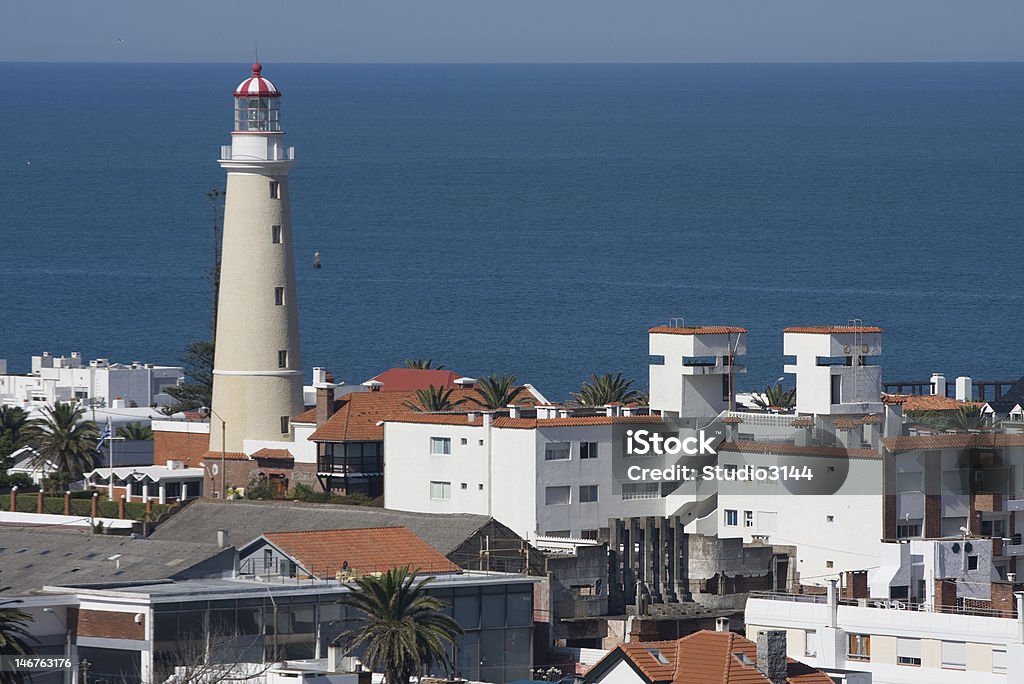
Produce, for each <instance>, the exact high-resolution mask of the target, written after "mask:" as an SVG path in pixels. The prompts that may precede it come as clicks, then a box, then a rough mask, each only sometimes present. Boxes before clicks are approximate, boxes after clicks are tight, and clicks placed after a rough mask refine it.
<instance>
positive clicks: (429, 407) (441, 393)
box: [405, 385, 466, 413]
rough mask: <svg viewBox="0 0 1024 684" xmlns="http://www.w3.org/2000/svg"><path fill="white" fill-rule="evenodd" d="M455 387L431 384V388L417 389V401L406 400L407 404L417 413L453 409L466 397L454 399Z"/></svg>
mask: <svg viewBox="0 0 1024 684" xmlns="http://www.w3.org/2000/svg"><path fill="white" fill-rule="evenodd" d="M454 392H455V390H454V389H451V388H445V387H434V386H433V385H431V386H430V389H418V390H416V401H406V402H405V405H406V406H407V407H408V408H409V410H410V411H415V412H416V413H436V412H438V411H451V410H452V409H454V408H455V407H456V406H458V405H459V404H462V403H464V402H465V401H466V400H465V399H458V400H456V401H452V394H453V393H454Z"/></svg>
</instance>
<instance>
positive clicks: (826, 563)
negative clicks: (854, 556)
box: [825, 560, 836, 569]
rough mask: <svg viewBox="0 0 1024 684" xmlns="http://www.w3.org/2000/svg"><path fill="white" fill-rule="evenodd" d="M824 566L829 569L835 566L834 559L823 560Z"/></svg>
mask: <svg viewBox="0 0 1024 684" xmlns="http://www.w3.org/2000/svg"><path fill="white" fill-rule="evenodd" d="M825 567H826V568H829V569H831V568H834V567H836V564H835V561H829V560H827V561H825Z"/></svg>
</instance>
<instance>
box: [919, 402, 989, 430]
mask: <svg viewBox="0 0 1024 684" xmlns="http://www.w3.org/2000/svg"><path fill="white" fill-rule="evenodd" d="M906 417H907V418H908V419H909V420H911V421H912V422H914V423H920V424H921V425H926V426H927V427H930V428H932V429H933V430H940V431H941V430H978V429H980V428H984V427H988V426H989V420H988V416H986V415H985V414H984V413H982V411H981V406H980V405H979V404H964V405H963V406H960V407H959V408H958V409H957V410H955V411H907V413H906Z"/></svg>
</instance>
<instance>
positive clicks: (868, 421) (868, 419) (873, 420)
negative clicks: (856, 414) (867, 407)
mask: <svg viewBox="0 0 1024 684" xmlns="http://www.w3.org/2000/svg"><path fill="white" fill-rule="evenodd" d="M860 422H861V424H862V425H878V424H880V423H881V422H882V416H880V415H878V414H877V413H873V414H871V415H870V416H864V417H863V418H861V419H860Z"/></svg>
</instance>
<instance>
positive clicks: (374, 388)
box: [363, 380, 384, 392]
mask: <svg viewBox="0 0 1024 684" xmlns="http://www.w3.org/2000/svg"><path fill="white" fill-rule="evenodd" d="M383 386H384V383H383V382H381V381H380V380H367V381H366V382H364V383H363V387H368V388H369V389H370V391H371V392H380V388H381V387H383Z"/></svg>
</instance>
